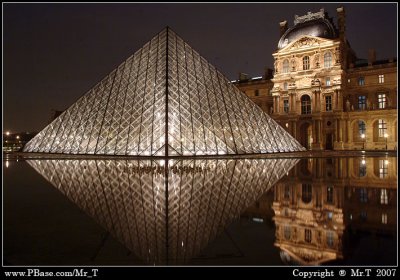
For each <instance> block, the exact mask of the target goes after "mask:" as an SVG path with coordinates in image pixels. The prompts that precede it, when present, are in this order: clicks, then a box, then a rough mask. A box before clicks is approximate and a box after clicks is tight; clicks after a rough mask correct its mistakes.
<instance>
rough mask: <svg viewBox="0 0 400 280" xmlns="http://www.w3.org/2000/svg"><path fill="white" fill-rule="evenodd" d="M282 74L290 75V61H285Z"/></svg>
mask: <svg viewBox="0 0 400 280" xmlns="http://www.w3.org/2000/svg"><path fill="white" fill-rule="evenodd" d="M282 72H283V73H289V60H287V59H285V60H284V61H283V63H282Z"/></svg>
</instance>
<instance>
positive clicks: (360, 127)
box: [358, 121, 366, 138]
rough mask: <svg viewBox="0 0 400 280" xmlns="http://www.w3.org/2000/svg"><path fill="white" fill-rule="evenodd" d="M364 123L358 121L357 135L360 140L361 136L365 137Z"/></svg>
mask: <svg viewBox="0 0 400 280" xmlns="http://www.w3.org/2000/svg"><path fill="white" fill-rule="evenodd" d="M365 131H366V130H365V122H364V121H358V135H359V136H360V138H361V135H363V134H364V136H365Z"/></svg>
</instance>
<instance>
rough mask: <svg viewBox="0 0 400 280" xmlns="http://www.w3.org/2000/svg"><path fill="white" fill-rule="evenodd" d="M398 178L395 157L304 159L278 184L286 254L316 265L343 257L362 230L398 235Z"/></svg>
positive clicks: (279, 234)
mask: <svg viewBox="0 0 400 280" xmlns="http://www.w3.org/2000/svg"><path fill="white" fill-rule="evenodd" d="M396 183H397V162H396V159H395V158H378V157H377V158H334V159H332V158H331V159H318V158H317V159H306V160H301V161H300V163H299V164H298V165H297V166H296V168H294V169H293V170H291V171H290V173H289V176H287V177H285V178H284V179H283V180H282V181H281V182H279V183H278V184H276V185H275V187H274V190H275V191H274V193H275V199H274V203H273V210H274V212H275V217H274V221H275V224H276V243H275V245H276V246H277V247H279V248H280V249H281V257H282V260H283V261H284V262H288V263H298V264H306V265H307V264H308V265H313V264H321V263H324V262H328V261H333V260H335V259H341V258H343V255H344V254H346V253H350V251H351V247H352V244H351V241H350V240H351V239H352V235H353V234H354V233H355V232H358V231H368V232H373V233H378V234H389V235H391V236H395V235H396V222H397V217H396V205H397V199H396V195H397V185H396ZM343 243H345V244H343ZM343 248H346V250H347V249H348V250H347V251H348V252H343ZM344 258H346V256H344Z"/></svg>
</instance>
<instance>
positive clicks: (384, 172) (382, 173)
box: [379, 159, 388, 204]
mask: <svg viewBox="0 0 400 280" xmlns="http://www.w3.org/2000/svg"><path fill="white" fill-rule="evenodd" d="M387 176H388V165H387V162H386V161H385V160H383V159H380V160H379V178H380V179H384V178H386V177H387ZM385 194H386V199H387V192H386V190H385ZM381 202H382V191H381ZM386 204H387V203H386Z"/></svg>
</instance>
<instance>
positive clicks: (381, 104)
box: [378, 93, 386, 109]
mask: <svg viewBox="0 0 400 280" xmlns="http://www.w3.org/2000/svg"><path fill="white" fill-rule="evenodd" d="M378 108H379V109H385V108H386V93H379V94H378Z"/></svg>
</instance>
